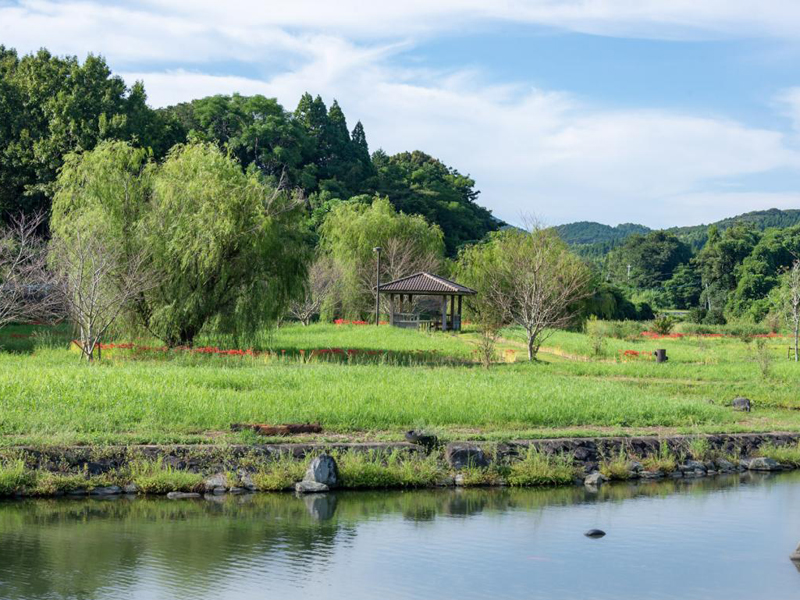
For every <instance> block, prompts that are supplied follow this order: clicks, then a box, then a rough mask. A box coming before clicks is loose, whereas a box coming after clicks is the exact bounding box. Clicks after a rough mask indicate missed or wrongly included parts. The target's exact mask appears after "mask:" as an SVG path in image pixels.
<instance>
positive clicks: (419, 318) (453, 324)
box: [378, 271, 477, 331]
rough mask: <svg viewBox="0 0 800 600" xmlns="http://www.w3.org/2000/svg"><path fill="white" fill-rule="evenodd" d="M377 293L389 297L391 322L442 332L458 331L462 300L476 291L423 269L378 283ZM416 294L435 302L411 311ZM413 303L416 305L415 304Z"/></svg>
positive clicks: (399, 325)
mask: <svg viewBox="0 0 800 600" xmlns="http://www.w3.org/2000/svg"><path fill="white" fill-rule="evenodd" d="M378 292H379V293H380V294H383V296H384V298H388V300H389V323H390V324H391V325H394V326H395V327H409V328H420V327H432V328H436V329H441V330H442V331H461V309H462V299H463V297H464V296H474V295H475V294H476V293H477V292H476V291H475V290H473V289H470V288H468V287H467V286H465V285H461V284H460V283H456V282H455V281H450V280H449V279H445V278H444V277H441V276H439V275H434V274H433V273H428V272H426V271H421V272H419V273H414V274H413V275H409V276H408V277H402V278H400V279H396V280H394V281H390V282H388V283H381V284H380V289H379V290H378ZM420 296H425V297H431V298H433V299H438V302H437V301H435V300H434V302H433V303H431V304H429V305H428V306H422V307H421V309H418V310H415V305H414V299H415V298H418V297H420ZM448 302H449V305H450V306H449V307H448ZM417 306H418V307H419V306H420V304H419V303H417ZM448 308H449V310H448ZM426 313H427V317H426Z"/></svg>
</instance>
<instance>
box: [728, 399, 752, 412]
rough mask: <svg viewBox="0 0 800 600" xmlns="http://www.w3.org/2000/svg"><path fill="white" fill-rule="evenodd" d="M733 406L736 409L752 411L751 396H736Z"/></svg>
mask: <svg viewBox="0 0 800 600" xmlns="http://www.w3.org/2000/svg"><path fill="white" fill-rule="evenodd" d="M731 406H733V408H734V410H743V411H744V412H750V398H734V399H733V402H731Z"/></svg>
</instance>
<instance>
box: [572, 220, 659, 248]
mask: <svg viewBox="0 0 800 600" xmlns="http://www.w3.org/2000/svg"><path fill="white" fill-rule="evenodd" d="M556 231H558V235H560V236H561V239H562V240H564V241H565V242H566V243H568V244H570V245H575V244H596V243H598V242H614V241H617V240H624V239H625V238H626V237H628V236H629V235H632V234H634V233H647V232H648V231H650V228H649V227H645V226H644V225H636V224H635V223H623V224H621V225H617V226H616V227H611V225H603V224H602V223H595V222H594V221H578V222H577V223H569V224H568V225H559V226H558V227H556Z"/></svg>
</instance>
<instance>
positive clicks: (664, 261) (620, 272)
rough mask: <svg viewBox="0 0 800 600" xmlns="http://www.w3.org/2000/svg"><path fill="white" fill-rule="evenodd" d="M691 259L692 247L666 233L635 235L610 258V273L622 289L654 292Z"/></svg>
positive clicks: (610, 255)
mask: <svg viewBox="0 0 800 600" xmlns="http://www.w3.org/2000/svg"><path fill="white" fill-rule="evenodd" d="M691 257H692V254H691V250H690V249H689V246H687V245H686V244H684V243H683V242H682V241H680V240H679V239H678V238H677V237H676V236H674V235H672V234H670V233H667V232H665V231H652V232H650V233H648V234H646V235H640V234H633V235H631V236H630V237H628V238H627V239H626V240H625V243H624V244H623V245H622V246H619V247H618V248H615V249H614V250H613V251H612V252H611V254H609V255H608V260H607V264H608V273H609V275H610V277H611V279H612V281H614V282H615V283H618V284H620V285H624V286H630V287H633V288H637V289H641V290H646V289H654V288H658V287H660V286H661V285H662V284H663V283H664V282H665V281H667V280H668V279H669V278H670V277H672V274H673V272H674V271H675V269H676V268H677V267H678V265H681V264H684V263H688V262H689V260H690V259H691Z"/></svg>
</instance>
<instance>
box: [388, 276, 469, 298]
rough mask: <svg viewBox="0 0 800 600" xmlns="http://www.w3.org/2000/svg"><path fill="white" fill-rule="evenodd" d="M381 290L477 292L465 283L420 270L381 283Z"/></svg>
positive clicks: (417, 292) (429, 292) (420, 292)
mask: <svg viewBox="0 0 800 600" xmlns="http://www.w3.org/2000/svg"><path fill="white" fill-rule="evenodd" d="M381 292H389V293H397V294H421V295H426V294H429V295H439V294H444V295H448V296H450V295H455V296H472V295H474V294H477V292H476V291H475V290H473V289H470V288H468V287H467V286H465V285H461V284H460V283H456V282H455V281H450V280H449V279H445V278H444V277H440V276H439V275H434V274H432V273H428V272H427V271H421V272H420V273H414V274H413V275H409V276H408V277H401V278H400V279H395V280H394V281H390V282H388V283H382V284H381Z"/></svg>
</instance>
